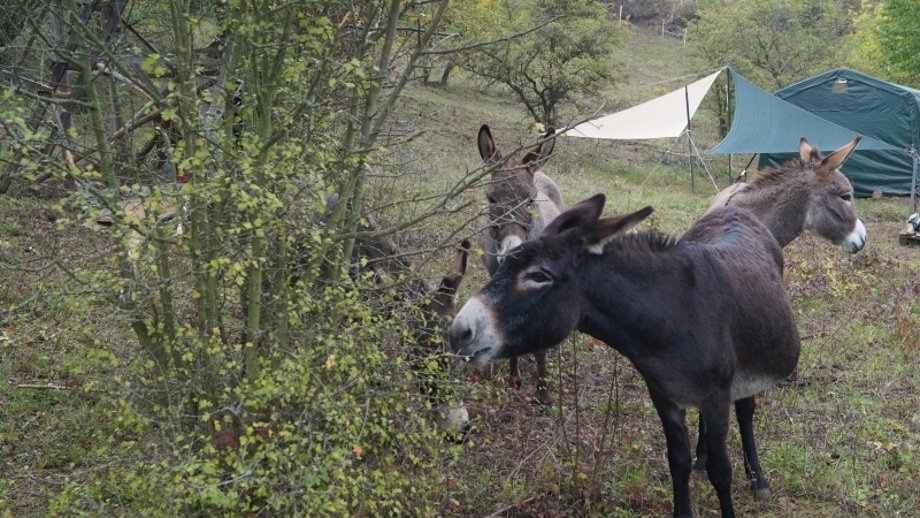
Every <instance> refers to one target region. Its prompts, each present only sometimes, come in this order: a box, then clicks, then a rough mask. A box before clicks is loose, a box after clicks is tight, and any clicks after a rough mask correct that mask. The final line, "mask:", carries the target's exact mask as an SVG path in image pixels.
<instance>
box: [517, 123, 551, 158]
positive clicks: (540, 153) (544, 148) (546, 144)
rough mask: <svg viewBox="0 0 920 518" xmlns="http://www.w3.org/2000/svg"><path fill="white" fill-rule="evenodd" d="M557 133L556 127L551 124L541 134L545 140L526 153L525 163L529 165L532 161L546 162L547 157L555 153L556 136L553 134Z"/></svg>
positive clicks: (541, 137)
mask: <svg viewBox="0 0 920 518" xmlns="http://www.w3.org/2000/svg"><path fill="white" fill-rule="evenodd" d="M555 133H556V129H555V128H553V127H552V126H550V127H549V128H548V129H547V130H546V131H545V132H544V133H543V135H541V136H540V139H541V140H543V142H541V143H540V144H537V145H536V146H534V147H532V148H530V149H529V150H527V154H526V155H524V160H523V164H524V165H526V166H529V165H530V164H532V163H537V162H545V161H546V159H548V158H549V156H550V155H551V154H553V148H554V147H556V137H554V136H553V135H554V134H555Z"/></svg>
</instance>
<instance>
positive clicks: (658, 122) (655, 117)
mask: <svg viewBox="0 0 920 518" xmlns="http://www.w3.org/2000/svg"><path fill="white" fill-rule="evenodd" d="M722 70H724V69H719V70H718V71H717V72H715V73H713V74H710V75H708V76H706V77H704V78H703V79H700V80H699V81H696V82H694V83H691V84H689V85H687V86H685V87H683V88H680V89H678V90H674V91H673V92H671V93H668V94H665V95H662V96H661V97H656V98H655V99H652V100H650V101H647V102H644V103H642V104H640V105H638V106H634V107H632V108H629V109H626V110H623V111H619V112H616V113H612V114H610V115H605V116H603V117H599V118H597V119H593V120H590V121H587V122H583V123H581V124H579V125H577V126H575V127H574V128H572V129H570V130H568V131H566V132H565V133H566V135H569V136H571V137H585V138H597V139H613V140H641V139H650V138H677V137H679V136H680V135H681V133H683V131H684V129H686V127H687V113H688V110H689V114H690V117H693V114H694V113H696V110H697V108H699V107H700V103H701V102H702V101H703V97H705V96H706V92H708V91H709V88H711V87H712V83H714V82H715V80H716V77H718V76H719V74H720V73H722ZM688 102H689V104H688Z"/></svg>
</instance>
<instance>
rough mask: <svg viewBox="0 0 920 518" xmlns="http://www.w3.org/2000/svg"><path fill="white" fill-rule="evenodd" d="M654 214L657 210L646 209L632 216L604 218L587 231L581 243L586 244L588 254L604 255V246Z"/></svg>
mask: <svg viewBox="0 0 920 518" xmlns="http://www.w3.org/2000/svg"><path fill="white" fill-rule="evenodd" d="M652 212H655V209H653V208H651V207H645V208H643V209H640V210H637V211H636V212H633V213H632V214H625V215H623V216H614V217H611V218H604V219H602V220H600V221H598V222H597V223H595V224H593V225H591V226H590V227H589V228H588V229H587V230H586V231H585V233H584V234H583V235H582V236H581V242H582V243H583V244H584V246H585V249H586V250H588V253H591V254H595V255H603V253H604V245H606V244H607V243H609V242H610V241H611V240H613V239H614V238H615V237H617V236H619V235H620V234H622V233H623V232H626V231H627V230H629V229H630V228H632V227H633V226H635V225H636V224H638V223H639V222H640V221H642V220H644V219H645V218H647V217H649V216H650V215H651V214H652Z"/></svg>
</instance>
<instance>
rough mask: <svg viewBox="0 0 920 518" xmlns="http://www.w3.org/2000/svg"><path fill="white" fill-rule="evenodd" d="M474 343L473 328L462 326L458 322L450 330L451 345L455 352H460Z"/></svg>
mask: <svg viewBox="0 0 920 518" xmlns="http://www.w3.org/2000/svg"><path fill="white" fill-rule="evenodd" d="M472 341H473V328H472V326H467V325H462V324H460V323H459V322H457V321H456V320H455V321H454V325H453V327H452V328H451V330H450V345H451V347H452V349H453V350H454V351H455V352H459V351H460V350H461V349H463V348H464V347H465V346H466V345H468V344H469V343H470V342H472Z"/></svg>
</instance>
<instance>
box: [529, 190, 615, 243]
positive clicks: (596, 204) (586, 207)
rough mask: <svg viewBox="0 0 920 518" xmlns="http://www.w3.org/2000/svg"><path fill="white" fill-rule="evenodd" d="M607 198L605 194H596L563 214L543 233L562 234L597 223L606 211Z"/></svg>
mask: <svg viewBox="0 0 920 518" xmlns="http://www.w3.org/2000/svg"><path fill="white" fill-rule="evenodd" d="M605 201H607V198H606V197H605V196H604V195H603V194H595V195H594V196H592V197H590V198H588V199H587V200H585V201H583V202H581V203H579V204H578V205H575V206H574V207H572V208H571V209H569V210H567V211H565V212H563V213H562V214H560V215H559V216H557V217H556V219H554V220H553V221H552V222H551V223H550V224H549V225H547V226H546V229H544V231H543V233H544V234H546V235H553V234H560V233H562V232H565V231H566V230H569V229H571V228H576V227H580V226H582V225H586V224H589V223H593V222H595V221H597V218H599V217H601V212H603V210H604V202H605Z"/></svg>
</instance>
